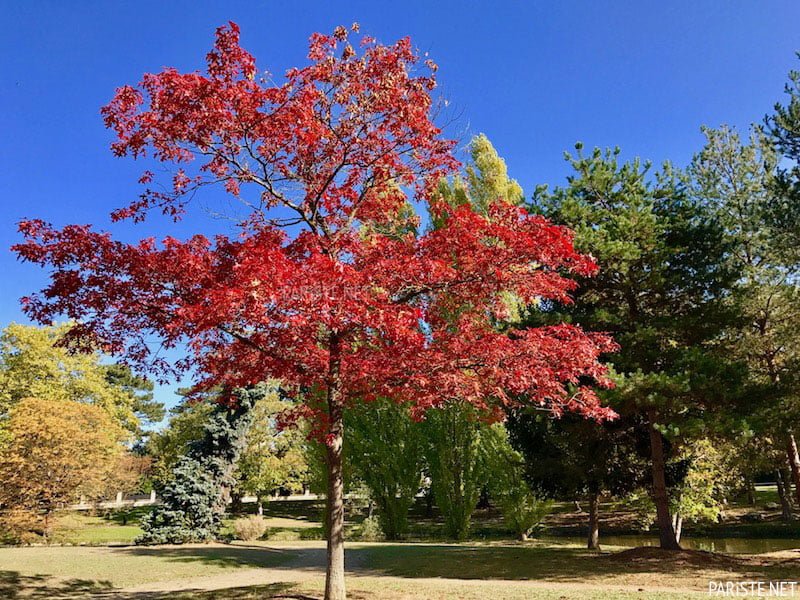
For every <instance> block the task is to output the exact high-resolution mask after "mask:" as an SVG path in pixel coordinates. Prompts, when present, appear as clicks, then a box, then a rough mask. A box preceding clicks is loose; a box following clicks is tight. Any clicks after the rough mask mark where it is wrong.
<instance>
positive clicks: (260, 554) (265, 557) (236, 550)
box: [114, 544, 304, 568]
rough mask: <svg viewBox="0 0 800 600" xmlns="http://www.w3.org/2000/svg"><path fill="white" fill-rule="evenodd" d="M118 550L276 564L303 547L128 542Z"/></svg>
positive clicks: (220, 562)
mask: <svg viewBox="0 0 800 600" xmlns="http://www.w3.org/2000/svg"><path fill="white" fill-rule="evenodd" d="M114 551H115V552H118V553H120V554H127V555H129V556H152V557H156V558H163V559H166V560H172V561H175V562H199V563H203V564H207V565H214V566H218V567H252V568H258V567H262V568H276V567H280V566H281V565H283V564H285V563H286V562H288V561H292V560H293V559H297V558H298V555H301V554H302V553H303V552H304V550H302V549H301V550H295V549H292V550H283V549H280V548H271V547H269V546H256V545H253V546H246V545H243V544H236V545H224V546H222V545H214V546H127V547H124V548H115V549H114Z"/></svg>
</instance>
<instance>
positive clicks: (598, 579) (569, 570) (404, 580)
mask: <svg viewBox="0 0 800 600" xmlns="http://www.w3.org/2000/svg"><path fill="white" fill-rule="evenodd" d="M323 561H324V543H322V542H305V543H298V544H289V543H277V544H275V543H269V542H268V543H263V542H260V543H237V544H209V545H187V546H161V547H147V548H137V547H106V548H100V547H26V548H0V597H16V596H19V597H25V594H28V595H33V596H36V597H75V598H79V597H82V596H81V594H84V595H85V594H88V593H100V594H102V592H104V591H106V592H108V593H109V594H111V596H110V597H113V598H119V599H125V598H127V597H130V598H134V597H136V598H141V597H142V596H141V595H138V596H137V595H136V594H135V593H134V592H130V593H126V592H123V591H120V588H130V587H136V586H140V585H143V584H148V583H149V584H153V589H154V590H163V591H161V592H153V593H149V594H148V595H147V596H146V597H148V598H165V599H166V598H169V599H170V600H175V599H176V598H177V599H186V600H188V599H189V598H201V599H204V598H220V599H222V600H225V599H232V600H236V599H241V600H244V599H247V598H270V597H273V596H278V597H284V598H285V597H286V596H287V595H288V594H294V595H303V594H305V595H306V596H307V597H309V598H317V597H320V594H321V591H322V584H323V580H324V571H323V565H324V562H323ZM348 563H349V565H350V568H351V575H349V576H348V585H349V588H350V590H351V597H352V598H354V599H356V600H357V599H359V598H361V599H364V600H373V599H374V600H377V599H379V598H381V599H384V598H385V599H389V600H392V599H397V600H399V599H401V598H408V599H423V598H427V599H436V598H441V599H442V600H449V599H451V598H453V599H455V598H460V599H466V600H472V599H474V600H478V599H480V598H487V597H491V598H498V599H507V600H517V599H519V600H522V599H523V598H526V599H527V598H531V599H534V600H551V599H552V600H556V599H559V600H564V599H571V598H576V599H578V598H603V599H607V600H629V599H631V600H632V599H633V598H639V599H642V598H645V599H653V600H677V599H678V598H686V597H691V596H695V595H697V596H698V597H699V596H700V595H703V596H706V597H707V589H708V582H709V581H711V580H714V581H730V580H763V581H770V580H771V581H776V580H796V578H797V575H798V573H800V557H797V553H796V552H786V553H781V554H780V555H772V556H726V555H719V554H709V553H702V552H684V553H679V554H665V553H663V552H662V551H660V550H658V549H656V548H640V549H636V550H628V551H626V552H621V553H617V552H613V553H612V552H603V553H594V552H590V551H587V550H585V549H583V548H580V547H578V546H577V545H569V544H552V543H545V542H531V543H526V544H519V543H516V544H514V543H503V544H501V543H482V544H480V543H464V544H409V543H406V544H393V543H363V542H362V543H352V544H350V545H349V549H348ZM259 567H261V568H270V567H273V568H275V569H277V570H278V571H277V572H278V573H279V574H278V575H277V579H278V581H279V582H280V583H274V579H273V582H270V583H269V584H267V583H264V584H260V585H252V586H250V587H238V586H241V585H242V581H241V579H240V578H239V576H238V575H237V572H238V570H239V569H257V568H259ZM275 572H276V571H272V576H273V577H274V576H275ZM249 573H250V576H251V577H252V574H253V573H254V571H249ZM265 573H266V572H265ZM284 574H285V580H284ZM215 576H219V578H221V580H222V582H221V583H220V581H219V579H217V583H216V587H220V588H224V589H220V590H216V589H215V590H213V591H206V590H207V588H204V587H201V588H200V589H196V588H195V589H193V588H194V586H195V585H200V584H199V583H198V582H199V581H202V580H203V578H205V579H206V580H207V579H208V578H209V577H211V578H214V577H215ZM266 581H269V580H266ZM250 583H252V584H257V583H258V581H257V580H256V581H253V580H252V579H251V581H250ZM3 592H6V593H3ZM23 592H24V593H23Z"/></svg>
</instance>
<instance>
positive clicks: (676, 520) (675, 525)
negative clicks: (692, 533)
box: [672, 513, 683, 544]
mask: <svg viewBox="0 0 800 600" xmlns="http://www.w3.org/2000/svg"><path fill="white" fill-rule="evenodd" d="M672 529H673V530H674V531H675V539H676V540H677V542H678V543H679V544H680V543H681V532H682V530H683V517H682V516H680V515H679V514H678V513H675V514H674V515H673V516H672Z"/></svg>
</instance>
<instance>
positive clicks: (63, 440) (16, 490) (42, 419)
mask: <svg viewBox="0 0 800 600" xmlns="http://www.w3.org/2000/svg"><path fill="white" fill-rule="evenodd" d="M124 438H125V432H124V430H123V429H122V428H121V427H120V426H119V425H118V424H117V423H116V422H115V421H114V420H113V419H112V418H111V417H110V416H109V414H108V413H107V412H106V411H105V410H103V409H102V408H101V407H99V406H93V405H91V404H85V403H82V402H76V401H74V400H65V399H63V398H59V399H53V398H49V399H46V398H24V399H22V400H20V401H19V402H16V403H15V404H14V405H13V406H12V407H11V409H10V410H9V412H8V415H7V421H6V426H5V436H4V441H3V445H2V447H0V481H2V482H3V485H2V487H0V526H2V527H3V528H4V529H5V530H6V531H7V532H8V533H11V534H12V536H13V537H15V538H17V539H19V540H23V541H24V540H26V539H30V538H31V537H35V536H43V537H45V538H47V537H48V536H49V535H50V533H51V528H52V516H53V512H54V511H55V510H56V509H58V508H59V507H61V506H63V505H66V504H71V503H74V502H75V501H77V500H78V499H79V497H80V496H81V495H85V496H88V497H92V498H95V497H99V496H102V495H103V494H104V493H105V492H106V491H107V490H108V486H109V485H114V483H115V482H117V481H118V479H119V477H118V473H119V472H120V467H121V466H122V465H123V464H124V462H123V461H124V460H125V457H126V455H127V453H126V451H125V448H124V446H123V445H122V443H121V442H122V440H123V439H124Z"/></svg>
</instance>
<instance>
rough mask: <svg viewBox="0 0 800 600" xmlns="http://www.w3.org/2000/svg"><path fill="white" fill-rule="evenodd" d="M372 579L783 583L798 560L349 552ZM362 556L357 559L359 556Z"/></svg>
mask: <svg viewBox="0 0 800 600" xmlns="http://www.w3.org/2000/svg"><path fill="white" fill-rule="evenodd" d="M349 553H350V554H351V555H356V556H354V558H355V559H356V560H357V561H358V562H360V563H361V564H363V565H364V566H365V570H366V571H367V572H369V573H370V574H373V575H376V576H380V575H388V576H394V577H404V578H412V579H413V578H429V577H445V578H452V579H483V580H492V579H505V580H536V579H540V580H548V581H556V582H557V581H564V582H586V581H591V580H592V579H597V578H608V577H621V576H625V575H646V574H659V575H675V576H687V577H701V576H703V575H704V574H706V573H711V572H729V573H736V574H737V575H740V576H743V577H745V576H746V577H751V578H756V579H759V578H761V579H780V578H781V577H782V576H786V575H787V574H788V573H789V572H790V571H791V569H793V568H794V569H797V568H798V567H800V561H798V560H797V559H790V560H788V561H785V560H769V559H758V558H755V557H744V556H731V555H725V554H717V553H710V552H701V551H695V550H684V551H682V552H669V551H665V550H660V549H658V548H638V549H634V550H628V551H624V552H614V553H597V552H591V551H588V550H584V549H580V548H574V547H573V548H558V547H553V546H539V547H537V546H531V545H516V546H509V545H466V544H465V545H449V544H382V545H380V546H373V547H362V548H355V549H351V550H349ZM359 554H360V555H361V556H358V555H359Z"/></svg>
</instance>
